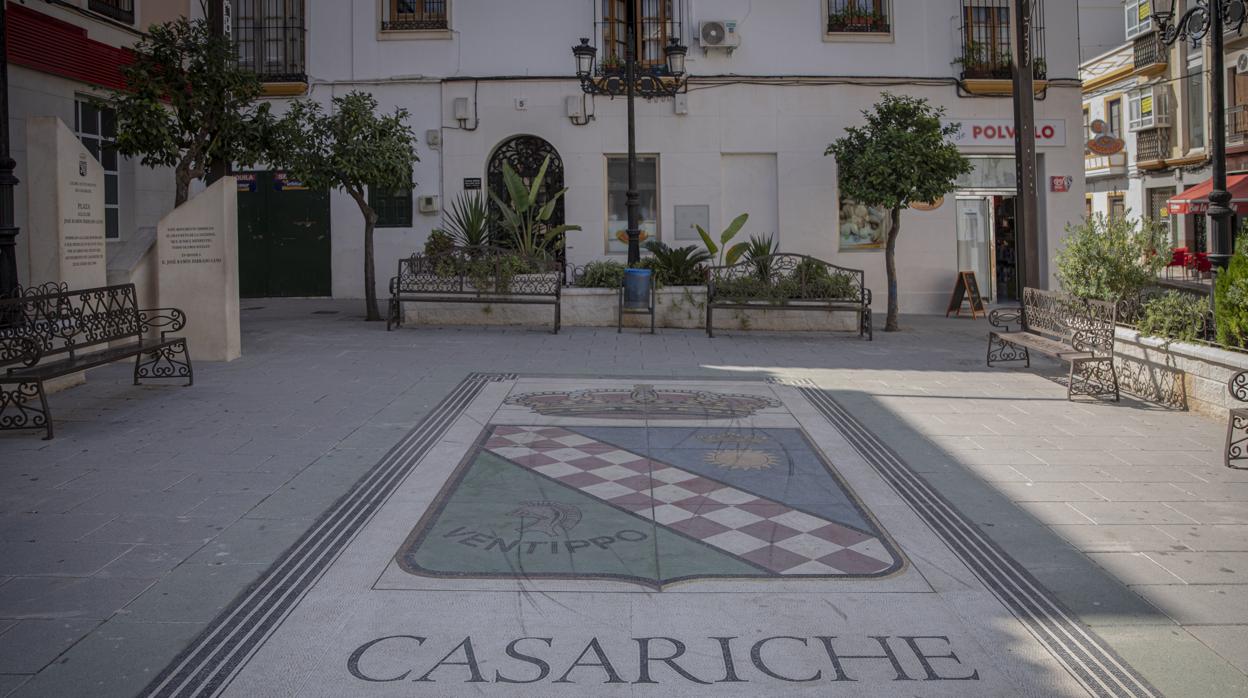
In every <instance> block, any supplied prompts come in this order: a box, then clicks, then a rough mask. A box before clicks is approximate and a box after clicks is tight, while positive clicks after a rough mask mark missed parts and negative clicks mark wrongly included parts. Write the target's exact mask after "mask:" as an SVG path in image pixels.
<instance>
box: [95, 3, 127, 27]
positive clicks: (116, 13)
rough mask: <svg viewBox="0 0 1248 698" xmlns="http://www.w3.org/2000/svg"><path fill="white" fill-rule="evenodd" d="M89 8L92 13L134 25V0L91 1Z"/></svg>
mask: <svg viewBox="0 0 1248 698" xmlns="http://www.w3.org/2000/svg"><path fill="white" fill-rule="evenodd" d="M87 7H88V8H90V10H91V11H92V12H99V13H100V14H102V15H105V16H108V17H112V18H113V19H116V20H120V21H122V22H125V23H126V24H134V0H91V2H90V3H88V4H87Z"/></svg>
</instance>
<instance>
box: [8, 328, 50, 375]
mask: <svg viewBox="0 0 1248 698" xmlns="http://www.w3.org/2000/svg"><path fill="white" fill-rule="evenodd" d="M41 358H43V346H42V345H41V344H40V343H39V342H38V341H36V340H35V339H33V338H31V337H23V336H22V335H11V336H8V337H0V364H11V363H20V364H22V365H23V366H26V367H27V368H29V367H31V366H34V365H35V364H37V363H39V359H41ZM10 370H12V369H10Z"/></svg>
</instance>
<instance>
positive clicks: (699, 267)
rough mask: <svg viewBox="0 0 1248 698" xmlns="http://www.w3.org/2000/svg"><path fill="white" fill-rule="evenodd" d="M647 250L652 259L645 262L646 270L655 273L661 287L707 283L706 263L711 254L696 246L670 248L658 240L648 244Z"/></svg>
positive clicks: (655, 278) (655, 279) (656, 280)
mask: <svg viewBox="0 0 1248 698" xmlns="http://www.w3.org/2000/svg"><path fill="white" fill-rule="evenodd" d="M646 250H647V251H649V252H650V254H651V255H653V256H652V257H650V258H649V261H647V260H642V261H643V262H645V264H644V265H643V266H644V268H647V269H650V270H651V271H652V272H653V273H654V281H655V283H656V284H658V285H659V286H701V285H702V284H704V283H706V267H705V266H704V265H705V263H706V262H707V261H708V260H709V259H711V254H710V253H709V252H707V251H706V250H704V249H702V248H700V247H697V246H695V245H689V246H688V247H668V246H667V245H666V244H664V243H662V242H659V241H658V240H651V241H650V242H647V243H646Z"/></svg>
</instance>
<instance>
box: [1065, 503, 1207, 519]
mask: <svg viewBox="0 0 1248 698" xmlns="http://www.w3.org/2000/svg"><path fill="white" fill-rule="evenodd" d="M1180 504H1181V503H1180ZM1070 506H1071V507H1073V508H1074V509H1076V510H1078V511H1079V512H1080V513H1081V514H1083V515H1084V516H1087V517H1088V518H1089V519H1091V520H1092V521H1094V522H1095V523H1098V524H1129V523H1140V524H1177V523H1192V518H1191V517H1189V516H1185V515H1184V514H1183V513H1182V512H1181V511H1180V510H1178V505H1176V506H1175V507H1173V508H1172V507H1170V506H1168V505H1166V504H1165V503H1161V502H1075V503H1072V504H1071V505H1070ZM1054 523H1070V522H1068V521H1056V522H1054Z"/></svg>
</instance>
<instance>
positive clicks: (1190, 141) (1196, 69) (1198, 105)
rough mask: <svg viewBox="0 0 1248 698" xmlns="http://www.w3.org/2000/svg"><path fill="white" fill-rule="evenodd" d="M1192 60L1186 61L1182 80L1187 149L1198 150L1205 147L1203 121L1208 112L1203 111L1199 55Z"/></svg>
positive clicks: (1203, 85) (1203, 86) (1202, 70)
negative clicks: (1184, 93)
mask: <svg viewBox="0 0 1248 698" xmlns="http://www.w3.org/2000/svg"><path fill="white" fill-rule="evenodd" d="M1194 53H1195V52H1194ZM1194 58H1195V60H1189V61H1188V64H1187V77H1186V78H1184V80H1185V81H1186V83H1187V147H1188V148H1190V149H1193V150H1200V149H1202V148H1204V147H1205V120H1206V119H1208V118H1209V112H1208V111H1206V110H1205V71H1204V65H1203V64H1202V63H1201V60H1200V58H1201V56H1200V54H1199V53H1195V56H1194Z"/></svg>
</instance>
